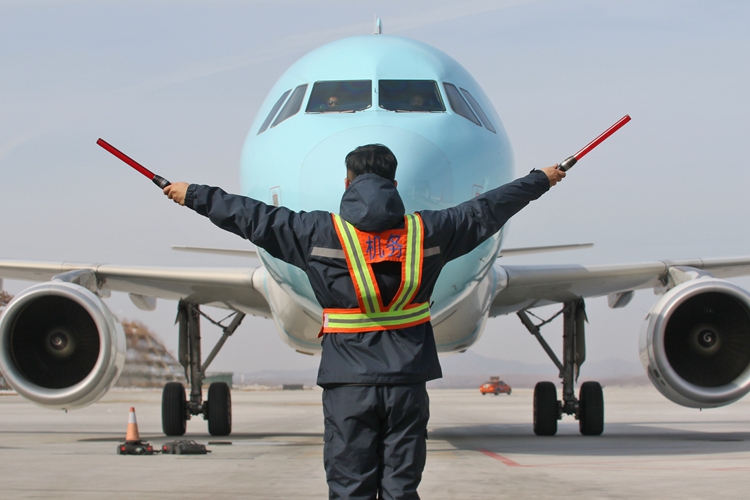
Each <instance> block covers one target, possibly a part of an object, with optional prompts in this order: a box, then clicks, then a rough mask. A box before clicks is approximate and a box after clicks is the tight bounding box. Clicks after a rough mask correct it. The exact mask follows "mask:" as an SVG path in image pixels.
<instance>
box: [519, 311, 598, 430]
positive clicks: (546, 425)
mask: <svg viewBox="0 0 750 500" xmlns="http://www.w3.org/2000/svg"><path fill="white" fill-rule="evenodd" d="M517 314H518V317H519V318H520V319H521V322H522V323H523V324H524V326H525V327H526V328H527V329H528V330H529V332H530V333H531V334H532V335H533V336H534V337H536V339H537V340H538V341H539V343H540V344H541V346H542V348H543V349H544V350H545V352H546V353H547V355H548V356H549V357H550V359H551V360H552V362H553V363H555V366H557V368H558V369H559V370H560V378H561V379H562V400H558V399H557V388H556V387H555V384H554V383H552V382H539V383H538V384H536V387H534V433H535V434H536V435H537V436H554V435H555V434H556V433H557V421H558V420H560V419H562V416H563V415H573V416H575V418H576V419H577V420H578V424H579V429H580V431H581V434H583V435H584V436H599V435H600V434H601V433H602V432H603V431H604V395H603V393H602V386H601V385H600V384H599V383H598V382H584V383H583V384H581V388H580V392H579V395H578V398H576V396H575V382H576V381H577V380H578V373H579V370H580V367H581V365H582V364H583V362H584V361H585V360H586V343H585V334H584V325H585V321H586V312H585V304H584V301H583V299H578V300H573V301H570V302H566V303H565V304H564V307H563V309H562V310H561V311H559V312H558V313H557V314H555V315H554V316H552V317H551V318H549V319H547V320H545V321H542V323H540V324H538V325H535V324H534V322H533V321H532V320H531V318H530V317H529V314H528V313H527V312H526V311H519V312H518V313H517ZM559 315H562V316H563V352H562V354H563V361H562V362H560V360H559V359H558V358H557V356H556V355H555V353H554V351H552V348H551V347H550V346H549V344H547V341H546V340H544V338H543V337H542V335H541V333H540V328H541V327H542V326H543V325H546V324H547V323H549V322H551V321H552V320H553V319H555V318H556V317H557V316H559Z"/></svg>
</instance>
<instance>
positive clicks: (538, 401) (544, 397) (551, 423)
mask: <svg viewBox="0 0 750 500" xmlns="http://www.w3.org/2000/svg"><path fill="white" fill-rule="evenodd" d="M558 417H559V411H558V405H557V388H556V387H555V384H553V383H552V382H539V383H537V384H536V386H535V387H534V434H536V435H537V436H554V435H555V434H557V420H558Z"/></svg>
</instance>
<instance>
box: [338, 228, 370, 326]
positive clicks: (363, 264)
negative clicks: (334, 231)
mask: <svg viewBox="0 0 750 500" xmlns="http://www.w3.org/2000/svg"><path fill="white" fill-rule="evenodd" d="M333 220H334V221H336V225H337V226H338V228H339V233H340V234H341V235H342V237H343V241H342V243H343V247H344V252H345V253H346V260H347V261H348V262H349V265H350V266H351V268H352V271H353V273H352V274H353V275H354V276H353V278H354V279H355V280H356V285H357V288H358V289H359V291H360V295H361V296H362V303H363V304H364V306H365V312H366V313H376V312H379V311H380V305H379V303H378V297H377V290H378V288H377V285H376V284H375V283H373V282H372V278H371V276H370V272H369V268H368V266H367V261H366V260H365V255H364V253H363V252H362V247H361V246H360V244H359V240H358V239H357V233H356V231H355V229H354V227H353V226H352V225H351V224H349V223H348V222H347V221H345V220H344V219H342V218H341V217H340V216H339V215H337V214H333Z"/></svg>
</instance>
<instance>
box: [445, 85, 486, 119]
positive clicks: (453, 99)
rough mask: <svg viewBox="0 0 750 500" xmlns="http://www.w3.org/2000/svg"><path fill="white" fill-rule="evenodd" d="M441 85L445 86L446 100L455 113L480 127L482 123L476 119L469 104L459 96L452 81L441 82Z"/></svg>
mask: <svg viewBox="0 0 750 500" xmlns="http://www.w3.org/2000/svg"><path fill="white" fill-rule="evenodd" d="M443 87H445V93H446V95H447V96H448V102H449V103H450V105H451V109H453V111H454V112H455V113H456V114H459V115H461V116H463V117H464V118H466V119H467V120H469V121H470V122H472V123H474V124H475V125H478V126H480V127H481V126H482V124H481V123H480V122H479V120H477V117H476V116H474V112H473V111H472V110H471V108H470V107H469V105H468V104H466V101H465V100H464V98H463V97H462V96H461V93H460V92H459V91H458V89H457V88H456V86H455V85H453V84H452V83H443Z"/></svg>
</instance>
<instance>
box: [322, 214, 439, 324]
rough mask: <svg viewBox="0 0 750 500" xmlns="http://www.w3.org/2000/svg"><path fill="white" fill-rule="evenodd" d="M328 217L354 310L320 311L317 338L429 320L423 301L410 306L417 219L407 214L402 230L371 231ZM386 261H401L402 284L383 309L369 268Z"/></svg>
mask: <svg viewBox="0 0 750 500" xmlns="http://www.w3.org/2000/svg"><path fill="white" fill-rule="evenodd" d="M331 215H332V216H333V225H334V227H335V228H336V233H337V234H338V237H339V241H341V247H342V248H343V249H344V255H345V257H346V264H347V266H348V267H349V275H350V276H351V278H352V281H353V282H354V290H355V291H356V293H357V301H358V302H359V307H358V308H356V309H333V308H328V309H323V328H322V329H321V335H322V334H324V333H360V332H371V331H378V330H394V329H397V328H406V327H409V326H414V325H419V324H421V323H426V322H428V321H430V305H429V304H428V303H427V302H421V303H414V302H413V300H414V297H415V295H416V294H417V291H418V290H419V286H420V285H421V283H422V259H423V254H424V226H423V224H422V218H421V217H419V215H417V214H410V215H406V216H405V217H404V219H405V221H404V222H405V223H404V228H403V229H389V230H387V231H383V232H380V233H371V232H364V231H359V230H358V229H357V228H355V227H354V226H353V225H351V224H350V223H348V222H347V221H345V220H344V219H342V218H341V217H340V216H338V215H336V214H331ZM386 261H390V262H401V286H400V287H399V289H398V292H397V293H396V296H395V297H394V298H393V300H392V301H391V303H390V304H388V305H385V304H383V298H382V296H381V294H380V289H379V288H378V282H377V281H376V280H375V273H374V272H373V269H372V265H373V264H375V263H378V262H386Z"/></svg>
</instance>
